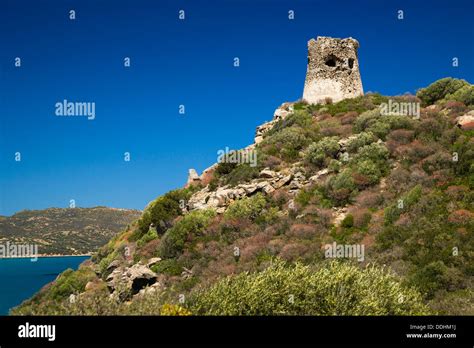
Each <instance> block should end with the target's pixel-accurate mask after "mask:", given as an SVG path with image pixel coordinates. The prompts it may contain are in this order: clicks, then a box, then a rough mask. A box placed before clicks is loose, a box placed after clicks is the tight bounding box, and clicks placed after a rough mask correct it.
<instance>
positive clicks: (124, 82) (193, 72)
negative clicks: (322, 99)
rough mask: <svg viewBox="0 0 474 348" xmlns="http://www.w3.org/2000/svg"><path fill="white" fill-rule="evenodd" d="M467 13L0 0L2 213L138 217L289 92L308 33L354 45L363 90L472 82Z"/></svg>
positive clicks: (373, 0)
mask: <svg viewBox="0 0 474 348" xmlns="http://www.w3.org/2000/svg"><path fill="white" fill-rule="evenodd" d="M181 9H183V10H185V16H186V17H185V20H184V21H183V20H179V19H178V11H179V10H181ZM69 10H75V11H76V19H75V20H70V19H69ZM289 10H294V11H295V19H294V20H289V19H288V11H289ZM398 10H403V15H404V19H403V20H399V19H398V18H397V11H398ZM473 12H474V2H473V1H472V0H465V1H461V0H456V1H438V0H426V1H422V0H416V1H414V0H409V1H408V0H407V1H402V0H398V1H379V0H370V1H369V0H364V1H349V0H347V1H337V0H333V1H327V0H325V1H318V0H312V1H309V0H304V1H303V0H286V1H281V0H260V1H259V0H221V1H212V0H190V1H184V0H170V1H163V0H156V1H152V0H147V1H144V0H134V1H122V0H114V1H109V0H101V1H98V0H93V1H92V0H91V1H89V0H88V1H85V0H83V1H64V0H61V1H60V0H46V1H33V0H31V1H23V0H2V1H1V3H0V116H1V123H0V149H1V152H0V215H10V214H13V213H14V212H17V211H20V210H23V209H42V208H47V207H67V206H68V205H69V201H70V200H71V199H74V200H75V201H76V204H77V206H82V207H90V206H97V205H106V206H111V207H123V208H137V209H143V207H144V206H145V205H146V204H147V203H148V202H149V201H150V200H152V199H154V198H155V197H157V196H158V195H160V194H162V193H165V192H166V191H168V190H170V189H174V188H178V187H180V186H182V185H183V184H184V183H185V182H186V178H187V170H188V169H189V168H196V169H197V170H198V171H201V170H203V169H204V168H206V167H207V166H209V165H211V164H212V163H214V162H215V161H216V157H217V151H218V150H219V149H225V147H226V146H227V147H229V148H241V147H244V146H246V145H248V144H250V143H251V142H252V141H253V136H254V132H255V127H256V126H257V125H259V124H261V123H263V122H264V121H268V120H270V119H271V118H272V115H273V111H274V110H275V108H276V107H278V106H279V105H280V104H281V103H283V102H285V101H295V100H297V99H299V98H300V97H301V95H302V92H303V83H304V79H305V73H306V62H307V59H306V56H307V46H306V45H307V41H308V40H309V39H310V38H312V37H316V36H318V35H319V36H332V37H349V36H352V37H354V38H356V39H357V40H359V42H360V49H359V63H360V69H361V76H362V83H363V86H364V90H365V91H377V92H380V93H383V94H387V95H396V94H403V93H405V92H412V93H413V92H415V91H416V90H417V89H418V88H420V87H424V86H426V85H428V84H429V83H431V82H433V81H435V80H437V79H439V78H442V77H446V76H453V77H459V78H464V79H467V80H468V81H469V82H471V83H473V82H474V66H473V62H474V32H473V31H474V29H473V22H472V14H473ZM16 57H19V58H21V67H19V68H18V67H15V58H16ZM125 57H130V58H131V66H130V67H129V68H126V67H124V64H123V63H124V58H125ZM234 57H238V58H239V59H240V67H238V68H236V67H234V66H233V62H234ZM453 57H458V59H459V66H458V67H453V66H452V58H453ZM64 99H67V100H68V101H74V102H75V101H81V102H94V103H95V107H96V110H95V111H96V117H95V119H94V120H87V118H85V117H57V116H56V115H55V104H56V103H57V102H61V101H63V100H64ZM180 104H184V105H185V114H184V115H181V114H179V112H178V111H179V109H178V107H179V105H180ZM17 152H19V153H20V154H21V161H15V153H17ZM125 152H129V153H130V156H131V160H130V161H129V162H126V161H124V153H125Z"/></svg>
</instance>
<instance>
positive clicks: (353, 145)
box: [347, 132, 377, 152]
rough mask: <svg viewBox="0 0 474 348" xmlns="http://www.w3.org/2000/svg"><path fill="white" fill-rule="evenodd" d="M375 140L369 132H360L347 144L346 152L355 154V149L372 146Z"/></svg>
mask: <svg viewBox="0 0 474 348" xmlns="http://www.w3.org/2000/svg"><path fill="white" fill-rule="evenodd" d="M376 140H377V138H376V137H375V135H374V134H373V133H371V132H361V133H359V134H357V136H356V137H355V138H353V139H351V140H350V141H349V142H348V143H347V151H349V152H356V151H357V149H359V148H360V147H363V146H365V145H369V144H372V143H373V142H375V141H376Z"/></svg>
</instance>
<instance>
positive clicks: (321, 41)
mask: <svg viewBox="0 0 474 348" xmlns="http://www.w3.org/2000/svg"><path fill="white" fill-rule="evenodd" d="M358 48H359V42H357V40H355V39H353V38H351V37H350V38H347V39H335V38H331V37H325V36H318V38H317V40H314V39H311V40H309V41H308V70H307V72H306V81H305V83H304V91H303V99H304V100H306V101H307V102H308V103H310V104H318V103H324V102H325V101H326V98H331V100H332V101H333V102H337V101H339V100H342V99H346V98H354V97H358V96H360V95H363V94H364V91H363V90H362V81H361V80H360V73H359V60H358V59H357V49H358Z"/></svg>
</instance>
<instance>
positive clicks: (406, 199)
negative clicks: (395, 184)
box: [384, 185, 422, 225]
mask: <svg viewBox="0 0 474 348" xmlns="http://www.w3.org/2000/svg"><path fill="white" fill-rule="evenodd" d="M421 192H422V190H421V186H420V185H417V186H415V187H414V188H412V189H411V190H410V191H408V192H407V193H406V194H405V195H403V196H402V198H401V201H402V203H403V207H400V208H399V206H398V201H397V202H395V203H393V204H392V205H390V206H388V207H387V208H385V211H384V218H385V224H386V225H389V224H393V223H394V222H395V221H397V220H398V218H399V217H400V215H401V214H402V213H404V212H406V211H408V210H409V209H410V208H411V207H412V206H413V205H414V204H415V203H416V202H418V200H419V199H420V197H421Z"/></svg>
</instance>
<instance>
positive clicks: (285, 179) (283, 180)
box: [273, 174, 293, 189]
mask: <svg viewBox="0 0 474 348" xmlns="http://www.w3.org/2000/svg"><path fill="white" fill-rule="evenodd" d="M292 178H293V175H291V174H289V175H287V176H284V177H283V178H281V179H280V180H278V181H277V182H275V183H274V184H273V187H274V188H275V189H279V188H281V187H283V186H285V185H286V184H288V183H289V182H290V181H291V179H292Z"/></svg>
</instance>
